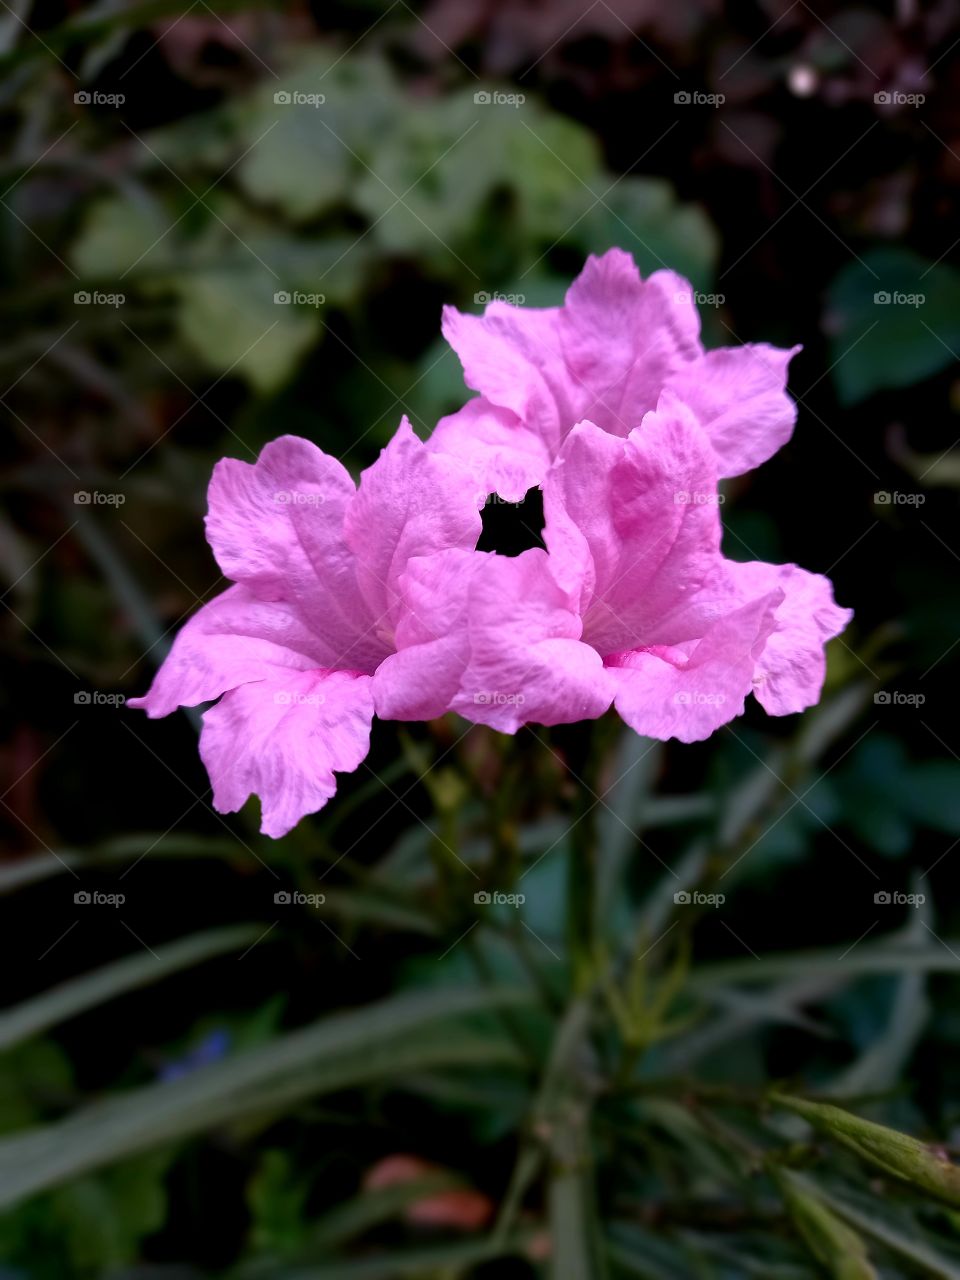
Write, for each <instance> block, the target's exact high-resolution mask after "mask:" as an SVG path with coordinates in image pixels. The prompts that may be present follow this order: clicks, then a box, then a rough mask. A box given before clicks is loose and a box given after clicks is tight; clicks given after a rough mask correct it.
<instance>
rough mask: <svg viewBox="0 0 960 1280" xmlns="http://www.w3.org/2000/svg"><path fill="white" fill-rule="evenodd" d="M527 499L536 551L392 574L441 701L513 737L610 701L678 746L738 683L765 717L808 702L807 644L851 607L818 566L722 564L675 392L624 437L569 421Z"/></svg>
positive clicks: (699, 447) (725, 706)
mask: <svg viewBox="0 0 960 1280" xmlns="http://www.w3.org/2000/svg"><path fill="white" fill-rule="evenodd" d="M544 511H545V516H546V524H545V528H544V539H545V542H546V546H547V553H546V554H545V553H544V552H543V551H527V552H524V553H523V554H522V555H520V556H518V557H516V558H515V559H505V558H502V557H491V558H489V559H484V560H480V559H478V558H477V557H473V558H471V557H468V556H465V555H464V554H463V553H462V552H455V551H451V552H447V553H445V555H444V557H443V560H444V569H443V571H442V573H441V572H440V571H437V572H436V573H434V571H433V569H431V577H430V580H429V581H425V580H424V579H423V578H422V577H419V578H418V577H416V576H415V574H414V573H408V574H406V575H404V577H403V578H402V579H401V583H400V590H401V592H402V593H404V595H405V597H406V599H407V603H408V607H409V610H410V615H409V616H413V614H414V613H415V615H416V618H417V622H416V626H417V627H418V629H419V633H420V635H421V637H422V636H425V635H427V634H428V633H429V632H430V628H431V624H432V625H433V628H434V630H435V632H436V633H437V634H438V635H439V633H440V632H441V631H442V630H443V628H444V627H446V628H448V629H449V631H448V634H447V636H446V639H445V640H443V641H442V642H440V641H438V642H437V643H438V644H442V645H443V652H444V655H445V660H444V661H443V662H442V663H438V668H437V669H438V671H439V672H440V673H441V674H442V679H443V692H442V696H443V699H444V700H445V701H447V702H448V703H449V705H450V706H451V707H452V708H453V709H454V710H457V711H459V712H460V713H461V714H462V715H464V716H467V717H468V718H469V719H472V720H476V721H479V722H481V723H484V724H489V725H492V726H493V727H495V728H497V729H500V730H502V731H505V732H514V731H515V730H516V729H517V728H518V727H519V726H520V725H522V724H524V723H527V722H529V721H535V722H537V723H541V724H557V723H563V722H566V721H569V720H579V719H586V718H591V717H594V716H597V715H600V714H602V713H603V711H604V710H605V709H606V708H607V707H608V706H609V705H610V703H611V702H613V703H614V704H615V705H616V708H617V710H618V711H619V713H620V715H621V716H622V717H623V719H624V720H625V721H626V722H627V724H629V725H630V726H631V727H632V728H633V729H635V730H636V731H637V732H638V733H642V734H645V735H647V736H649V737H654V738H664V739H665V738H671V737H676V738H679V739H681V740H682V741H684V742H691V741H695V740H698V739H701V738H706V737H708V736H709V735H710V734H711V733H713V732H714V730H715V729H717V728H718V727H719V726H720V725H722V724H725V723H726V722H728V721H729V720H732V719H733V718H734V717H735V716H738V715H740V714H742V712H743V709H744V703H745V699H746V697H747V695H748V694H749V693H751V692H753V693H754V694H755V695H756V697H757V699H758V701H759V702H760V703H761V705H762V706H763V707H764V708H765V709H766V710H767V711H768V712H769V713H770V714H772V715H785V714H787V713H789V712H793V711H800V710H802V709H803V708H804V707H808V706H810V705H812V704H813V703H814V702H816V701H817V699H818V698H819V695H820V690H821V687H822V684H823V677H824V669H825V664H824V653H823V647H824V644H825V643H826V641H827V640H828V639H829V638H831V637H832V636H835V635H837V634H838V633H839V632H840V631H841V630H843V628H844V627H845V626H846V624H847V622H848V620H849V618H850V616H851V615H850V612H849V610H846V609H841V608H838V607H837V605H836V604H835V603H834V601H833V595H832V589H831V586H830V583H829V582H828V581H827V579H826V578H823V577H820V576H819V575H817V574H811V573H807V572H805V571H804V570H803V569H799V568H797V567H796V565H768V564H762V563H752V564H740V563H737V562H735V561H731V560H727V559H725V558H724V556H723V554H722V552H721V550H720V540H721V525H720V517H719V503H718V497H717V459H716V454H715V451H714V449H713V448H712V446H711V442H710V440H709V439H708V437H707V435H706V433H705V431H704V430H703V428H702V427H701V425H700V423H699V422H698V420H697V417H696V416H695V414H694V413H693V411H692V410H690V409H689V408H687V407H686V405H684V404H683V403H682V401H681V400H680V399H679V397H678V395H677V394H676V393H675V392H666V393H664V394H663V396H662V398H661V404H660V407H659V408H658V409H657V410H655V411H654V412H652V413H648V414H647V415H646V416H645V418H644V419H643V422H642V423H641V424H640V426H639V427H638V428H637V429H635V430H634V431H632V432H630V433H629V435H628V436H627V437H626V438H620V437H617V436H615V435H612V434H610V433H609V432H606V431H603V430H602V429H601V428H600V427H598V426H596V425H594V424H593V423H590V422H584V423H581V424H579V425H578V426H576V427H575V428H574V429H573V430H572V431H571V432H570V433H569V434H568V436H567V437H566V439H565V440H564V442H563V443H562V445H561V446H560V449H559V452H558V455H557V458H556V460H555V461H554V463H553V464H552V466H551V467H550V469H549V471H548V472H547V475H546V478H545V481H544ZM414 652H415V651H414ZM411 660H412V659H411V657H408V656H406V655H404V654H398V655H397V656H396V657H393V658H389V659H388V660H387V661H386V662H385V663H384V665H383V667H382V668H381V671H380V672H379V673H378V678H379V676H381V675H384V674H386V673H388V672H391V671H393V670H395V671H396V672H397V673H398V674H399V673H401V672H402V671H403V667H404V664H405V663H406V662H408V661H411Z"/></svg>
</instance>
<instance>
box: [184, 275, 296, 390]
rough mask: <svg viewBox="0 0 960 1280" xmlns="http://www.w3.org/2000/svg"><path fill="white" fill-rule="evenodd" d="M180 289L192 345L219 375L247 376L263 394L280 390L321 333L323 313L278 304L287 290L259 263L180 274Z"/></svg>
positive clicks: (188, 340) (186, 338)
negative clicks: (237, 268) (276, 297)
mask: <svg viewBox="0 0 960 1280" xmlns="http://www.w3.org/2000/svg"><path fill="white" fill-rule="evenodd" d="M176 287H177V292H178V294H179V298H180V305H179V308H178V312H177V316H178V323H179V328H180V333H181V335H182V337H183V340H184V342H186V344H187V346H188V347H190V349H191V350H193V351H195V352H196V354H197V355H198V356H199V357H200V358H201V359H202V360H203V361H204V363H205V364H207V365H209V367H210V368H211V369H213V370H214V371H216V372H218V373H221V374H227V373H231V372H233V373H236V374H238V375H242V376H243V377H245V378H247V380H248V381H249V382H250V383H252V385H253V386H254V387H256V388H257V389H258V390H259V391H273V390H275V389H276V388H277V387H279V386H280V385H281V384H282V383H283V382H284V381H285V380H286V379H287V378H288V377H289V376H290V373H291V372H292V370H293V369H294V367H295V366H296V364H297V361H298V360H299V359H300V357H301V356H302V355H303V353H304V352H305V351H306V350H307V349H308V347H310V346H312V345H313V343H314V342H315V341H316V340H317V337H318V335H319V333H320V321H319V318H318V316H317V311H316V310H315V309H314V308H313V307H306V306H300V305H298V304H296V303H295V302H293V301H288V302H286V303H278V302H276V301H275V300H274V295H275V294H276V293H278V292H279V293H283V292H284V291H283V290H278V289H277V286H276V282H275V281H274V280H273V277H272V276H271V275H270V274H269V273H268V272H266V271H261V270H260V269H258V268H256V266H255V265H254V267H253V268H251V269H249V270H246V271H237V272H233V271H223V272H213V271H206V272H202V273H195V274H191V275H187V276H180V277H177V280H176Z"/></svg>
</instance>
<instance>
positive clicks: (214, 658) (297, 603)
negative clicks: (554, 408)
mask: <svg viewBox="0 0 960 1280" xmlns="http://www.w3.org/2000/svg"><path fill="white" fill-rule="evenodd" d="M206 527H207V539H208V541H209V543H210V545H211V547H212V548H213V552H214V555H215V556H216V558H217V562H218V563H219V565H220V568H221V569H222V571H223V573H224V575H225V576H226V577H227V578H229V579H231V580H232V582H233V584H234V585H233V586H231V587H229V588H228V589H227V590H226V591H224V592H223V593H222V594H221V595H219V596H217V597H216V598H215V599H214V600H212V601H211V602H210V603H209V604H206V605H204V606H203V607H202V608H201V609H200V610H199V611H198V612H197V613H196V614H195V615H194V616H193V617H192V618H191V619H190V621H189V622H188V623H187V624H186V626H185V627H184V628H183V630H182V631H181V632H180V633H179V635H178V636H177V638H176V640H175V642H174V645H173V648H172V650H171V652H170V655H169V656H168V657H167V659H166V661H165V662H164V663H163V665H162V667H161V668H160V670H159V672H158V673H157V676H156V678H155V680H154V682H153V685H152V687H151V689H150V691H149V693H147V694H146V696H145V697H143V698H134V699H131V700H130V705H131V706H134V707H142V708H143V709H145V710H146V712H147V714H148V715H150V716H165V715H168V714H169V713H170V712H171V711H173V710H174V709H175V708H176V707H178V706H195V705H196V704H198V703H201V702H209V701H211V700H213V699H215V698H219V699H220V701H219V702H218V703H217V704H216V705H215V706H213V707H211V708H209V710H207V711H206V712H205V713H204V717H203V730H202V733H201V737H200V754H201V756H202V758H203V762H204V764H205V765H206V768H207V772H208V773H209V775H210V781H211V783H212V785H213V801H214V805H215V807H216V808H217V809H219V810H220V812H222V813H230V812H233V811H235V810H237V809H239V808H240V807H241V806H242V805H243V804H244V803H245V802H246V800H247V798H248V797H249V796H250V794H251V793H255V794H257V795H259V796H260V798H261V801H262V830H263V831H264V832H265V833H266V834H267V835H272V836H280V835H283V834H284V833H285V832H287V831H289V830H290V828H291V827H293V826H294V825H295V824H296V823H297V822H298V821H299V820H300V818H302V817H303V815H304V814H306V813H311V812H313V811H314V810H316V809H319V808H321V807H322V806H323V805H324V804H326V802H327V800H329V798H330V797H331V796H332V795H333V793H334V791H335V790H336V779H335V777H334V774H335V773H343V772H348V771H351V770H353V769H356V768H357V767H358V766H359V765H360V763H361V762H362V761H363V759H364V758H365V756H366V754H367V751H368V749H369V740H370V725H371V721H372V719H373V715H374V710H375V706H374V675H375V673H376V672H377V669H378V667H379V666H380V665H381V663H383V661H384V659H385V658H387V657H388V656H389V655H390V654H392V653H393V652H394V651H395V649H396V645H397V641H396V638H395V637H396V632H397V630H398V628H400V629H402V627H403V605H402V601H401V599H400V595H399V588H398V582H399V580H400V578H401V576H402V574H403V572H404V570H405V569H406V566H407V564H408V563H409V562H411V561H414V560H415V559H416V558H418V557H423V556H428V555H430V554H431V553H433V552H437V551H440V550H447V549H451V548H459V549H462V550H463V551H468V550H470V549H472V548H473V547H475V546H476V542H477V538H478V536H479V533H480V527H481V522H480V516H479V513H478V510H477V502H476V500H475V495H474V492H473V488H472V486H471V483H470V477H469V476H468V475H467V474H466V473H465V472H464V470H463V469H462V468H461V467H460V466H459V464H458V463H456V462H455V461H454V460H452V459H449V458H444V457H441V456H438V455H432V454H430V453H429V452H428V451H427V449H426V448H425V446H424V445H423V444H422V443H421V442H420V441H419V440H418V439H417V437H416V436H415V435H414V434H413V432H412V430H411V428H410V425H409V423H408V422H407V421H406V420H404V421H403V423H402V424H401V426H400V429H399V430H398V431H397V434H396V435H395V436H394V438H393V440H392V441H391V442H390V444H389V445H388V446H387V447H386V448H385V449H384V451H383V453H382V454H381V455H380V457H379V459H378V460H377V461H376V462H375V463H374V464H373V466H371V467H369V468H368V469H367V470H366V471H365V472H364V473H363V475H362V477H361V480H360V484H359V487H357V486H356V485H355V484H354V482H353V480H352V479H351V478H350V475H349V473H348V472H347V471H346V469H345V468H344V467H343V466H342V465H341V463H339V462H338V461H337V460H336V459H335V458H331V457H329V456H328V455H327V454H325V453H323V452H322V451H321V450H320V449H318V448H317V447H316V446H315V445H313V444H311V443H310V442H309V441H307V440H301V439H298V438H296V437H294V436H284V437H282V438H281V439H279V440H275V441H273V442H272V443H271V444H268V445H267V446H266V447H265V448H264V450H263V451H262V453H261V454H260V457H259V458H258V459H257V461H256V463H253V464H250V463H246V462H239V461H237V460H236V459H233V458H225V459H223V460H222V461H221V462H219V463H218V464H217V467H216V469H215V470H214V474H213V479H212V480H211V483H210V489H209V494H208V514H207V520H206ZM431 679H432V673H431V669H430V654H429V650H427V649H425V650H423V651H421V653H420V657H419V659H418V657H417V655H416V654H414V655H412V656H410V657H409V658H408V661H407V663H406V665H405V667H404V668H403V670H402V672H401V673H400V674H399V675H398V676H396V677H395V678H394V680H393V687H394V690H395V693H396V694H397V696H398V697H399V696H402V697H403V700H404V703H405V706H406V708H407V711H408V713H409V716H410V718H414V719H420V718H423V717H424V716H426V715H430V714H436V713H435V712H433V711H432V710H431V705H430V685H431ZM221 695H222V696H221Z"/></svg>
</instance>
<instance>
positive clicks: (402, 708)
mask: <svg viewBox="0 0 960 1280" xmlns="http://www.w3.org/2000/svg"><path fill="white" fill-rule="evenodd" d="M488 558H489V555H488V554H487V553H485V552H480V551H457V550H449V551H440V552H438V553H437V554H436V555H432V556H416V557H414V559H412V560H411V561H410V562H409V563H408V565H407V568H406V570H405V571H404V573H402V574H401V575H400V578H399V580H398V590H399V593H400V599H401V603H402V608H401V613H400V616H399V621H398V624H397V629H396V641H397V652H396V653H393V654H391V655H390V656H389V657H388V658H386V659H385V660H384V661H383V662H382V663H381V664H380V666H379V667H378V668H377V670H376V673H375V674H374V677H373V691H374V701H375V703H376V708H377V715H378V716H379V717H380V718H381V719H382V720H433V719H434V718H435V717H437V716H442V715H443V714H444V713H445V712H446V711H448V710H449V708H450V704H451V702H452V701H453V699H454V698H455V697H456V696H457V693H458V691H459V689H460V682H461V680H462V678H463V673H464V671H465V669H466V666H467V660H468V657H469V639H468V635H467V628H466V612H467V606H468V603H469V593H470V583H471V581H472V579H473V575H474V573H475V572H476V571H477V569H478V568H479V567H480V565H481V564H482V563H483V562H484V560H486V559H488Z"/></svg>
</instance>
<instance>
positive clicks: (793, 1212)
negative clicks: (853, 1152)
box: [774, 1169, 877, 1280]
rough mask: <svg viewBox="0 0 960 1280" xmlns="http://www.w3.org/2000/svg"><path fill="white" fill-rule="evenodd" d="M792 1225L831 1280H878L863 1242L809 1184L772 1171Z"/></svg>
mask: <svg viewBox="0 0 960 1280" xmlns="http://www.w3.org/2000/svg"><path fill="white" fill-rule="evenodd" d="M774 1180H775V1181H776V1183H777V1185H778V1186H779V1188H780V1191H781V1193H782V1195H783V1198H784V1202H785V1203H786V1206H787V1208H788V1210H789V1211H790V1216H791V1218H792V1219H793V1222H794V1225H795V1226H796V1228H797V1230H798V1231H799V1233H800V1235H801V1236H802V1237H803V1239H804V1240H805V1241H806V1244H807V1246H808V1248H809V1249H810V1252H811V1253H812V1254H813V1256H814V1257H815V1258H816V1259H817V1261H818V1262H820V1263H822V1264H823V1266H824V1267H825V1268H826V1270H827V1271H829V1273H830V1275H831V1276H833V1278H834V1280H877V1272H876V1271H875V1270H874V1268H873V1265H872V1264H871V1262H870V1258H869V1255H868V1253H867V1247H866V1245H865V1244H864V1242H863V1240H862V1239H861V1238H860V1236H859V1235H858V1234H857V1233H856V1231H854V1230H852V1229H851V1228H850V1227H849V1226H847V1224H846V1223H845V1222H843V1221H842V1220H841V1219H840V1218H838V1217H837V1216H836V1214H834V1213H833V1212H832V1211H831V1209H830V1207H829V1205H827V1204H826V1203H825V1202H824V1200H823V1199H821V1197H820V1196H819V1195H817V1194H816V1193H815V1191H814V1190H813V1186H812V1184H811V1183H809V1182H806V1181H804V1180H801V1179H800V1178H798V1177H796V1176H795V1175H794V1174H793V1173H792V1172H791V1171H790V1170H789V1169H777V1170H774Z"/></svg>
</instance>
